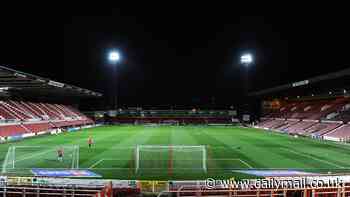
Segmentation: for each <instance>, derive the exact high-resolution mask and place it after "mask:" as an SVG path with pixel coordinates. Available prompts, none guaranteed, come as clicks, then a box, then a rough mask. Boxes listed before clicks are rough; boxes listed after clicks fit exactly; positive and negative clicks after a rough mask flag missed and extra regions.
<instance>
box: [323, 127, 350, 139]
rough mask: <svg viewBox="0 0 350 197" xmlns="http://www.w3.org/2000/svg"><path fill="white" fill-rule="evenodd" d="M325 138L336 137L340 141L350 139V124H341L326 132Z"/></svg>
mask: <svg viewBox="0 0 350 197" xmlns="http://www.w3.org/2000/svg"><path fill="white" fill-rule="evenodd" d="M325 138H338V139H342V141H349V140H350V124H346V125H342V126H340V127H338V128H337V129H335V130H334V131H332V132H329V133H328V134H326V136H325Z"/></svg>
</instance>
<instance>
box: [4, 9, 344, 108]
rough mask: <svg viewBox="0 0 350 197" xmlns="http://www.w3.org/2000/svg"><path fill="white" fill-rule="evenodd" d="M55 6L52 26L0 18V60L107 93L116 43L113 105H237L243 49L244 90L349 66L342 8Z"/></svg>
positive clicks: (39, 19)
mask: <svg viewBox="0 0 350 197" xmlns="http://www.w3.org/2000/svg"><path fill="white" fill-rule="evenodd" d="M62 12H63V13H61V15H60V17H59V20H54V21H52V23H51V22H50V21H45V15H38V16H34V15H33V14H29V15H23V16H21V17H9V16H7V18H5V19H2V20H3V21H2V22H3V23H2V24H3V27H5V28H2V30H1V31H2V36H1V40H0V41H1V43H0V44H1V48H2V50H1V51H2V54H1V56H0V57H1V59H0V63H1V64H2V65H10V67H12V68H16V69H19V70H22V71H26V72H29V73H32V74H37V75H41V76H44V77H49V78H52V79H55V80H57V81H60V82H66V83H71V84H73V85H77V86H81V87H83V88H88V89H91V90H94V91H98V92H101V93H104V94H105V95H106V96H108V95H109V94H110V92H111V89H112V87H111V82H112V77H113V76H112V73H113V72H112V68H111V65H110V64H109V63H108V62H107V61H106V56H107V52H108V50H109V49H112V48H117V49H119V51H120V52H121V53H122V60H123V61H122V62H121V63H120V64H119V65H118V79H119V97H120V102H121V103H122V104H123V105H133V106H135V105H136V104H141V105H159V104H169V103H170V104H186V103H188V104H193V103H200V102H204V103H205V102H208V101H209V100H210V98H212V97H214V98H215V101H216V102H217V103H234V102H237V101H238V100H240V98H241V95H242V91H243V79H244V77H243V76H244V72H245V70H244V69H245V68H243V67H242V66H241V65H239V56H240V55H241V54H242V53H243V52H251V53H252V54H254V57H255V64H254V65H252V66H251V67H250V68H249V76H248V77H249V85H250V89H251V90H260V89H263V88H268V87H272V86H276V85H280V84H283V83H287V82H293V81H298V80H303V79H305V78H307V77H312V76H315V75H318V74H325V73H328V72H332V71H337V70H340V69H344V68H347V67H349V66H350V60H349V52H350V50H349V44H350V36H349V35H350V31H349V27H348V25H349V15H348V13H346V12H342V11H341V10H330V9H327V10H318V9H314V10H308V9H306V10H301V9H300V10H295V9H292V10H291V11H286V10H280V11H279V12H269V11H267V10H265V13H259V14H258V13H256V14H254V13H255V12H253V11H252V12H242V13H239V12H238V11H237V9H232V7H229V6H228V7H227V8H225V7H221V8H214V7H213V8H211V7H206V8H201V7H180V8H177V7H170V6H169V7H168V6H165V7H161V8H157V7H153V8H145V7H142V6H139V7H135V6H133V7H123V8H95V9H91V8H90V9H84V10H83V9H82V10H75V9H71V10H69V11H66V12H65V11H62ZM4 29H6V31H5V32H4V31H3V30H4ZM62 31H63V32H62ZM62 40H63V48H62Z"/></svg>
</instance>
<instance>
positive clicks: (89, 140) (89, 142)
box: [88, 136, 94, 148]
mask: <svg viewBox="0 0 350 197" xmlns="http://www.w3.org/2000/svg"><path fill="white" fill-rule="evenodd" d="M93 143H94V141H93V139H92V137H91V136H90V137H89V139H88V145H89V148H91V146H92V144H93Z"/></svg>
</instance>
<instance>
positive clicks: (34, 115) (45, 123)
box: [0, 100, 94, 137]
mask: <svg viewBox="0 0 350 197" xmlns="http://www.w3.org/2000/svg"><path fill="white" fill-rule="evenodd" d="M0 114H1V115H0V117H1V122H2V123H0V136H2V137H5V136H15V135H19V134H23V133H30V132H32V133H38V132H42V131H49V130H51V129H53V128H61V127H70V126H82V125H87V124H93V123H94V122H93V121H92V120H91V119H89V118H88V117H86V116H85V115H83V114H82V113H80V112H79V111H78V110H76V109H74V108H73V107H71V106H65V105H58V104H48V103H32V102H23V101H21V102H19V101H11V100H8V101H1V102H0Z"/></svg>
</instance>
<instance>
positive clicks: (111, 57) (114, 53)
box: [108, 51, 120, 62]
mask: <svg viewBox="0 0 350 197" xmlns="http://www.w3.org/2000/svg"><path fill="white" fill-rule="evenodd" d="M108 59H109V61H111V62H118V61H119V60H120V54H119V53H118V51H111V52H109V55H108Z"/></svg>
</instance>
